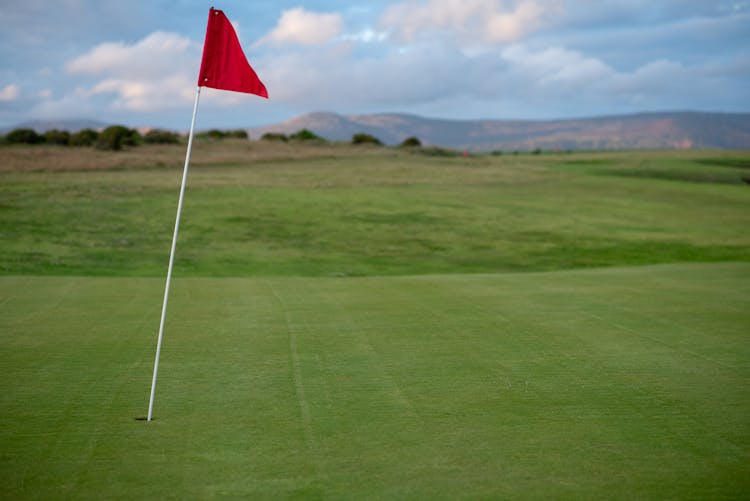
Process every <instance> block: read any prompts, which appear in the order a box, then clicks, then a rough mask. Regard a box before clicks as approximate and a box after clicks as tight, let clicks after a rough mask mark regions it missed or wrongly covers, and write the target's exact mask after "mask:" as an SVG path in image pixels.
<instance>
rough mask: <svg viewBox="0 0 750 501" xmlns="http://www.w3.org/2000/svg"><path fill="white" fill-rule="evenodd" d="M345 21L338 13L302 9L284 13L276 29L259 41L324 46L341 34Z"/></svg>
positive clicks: (276, 43) (260, 42)
mask: <svg viewBox="0 0 750 501" xmlns="http://www.w3.org/2000/svg"><path fill="white" fill-rule="evenodd" d="M342 29H343V19H342V17H341V15H340V14H338V13H331V14H328V13H317V12H310V11H307V10H305V9H303V8H302V7H297V8H295V9H289V10H285V11H284V12H282V14H281V17H280V18H279V22H278V24H277V25H276V27H275V28H274V29H273V30H271V32H270V33H268V34H267V35H266V36H264V37H263V38H262V39H261V40H259V41H258V43H257V44H256V45H258V44H272V45H284V44H300V45H319V44H323V43H325V42H327V41H329V40H331V39H333V38H335V37H336V36H338V35H339V34H341V31H342Z"/></svg>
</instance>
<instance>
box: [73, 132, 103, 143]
mask: <svg viewBox="0 0 750 501" xmlns="http://www.w3.org/2000/svg"><path fill="white" fill-rule="evenodd" d="M98 138H99V133H98V132H96V131H95V130H94V129H82V130H79V131H78V132H74V133H73V134H71V135H70V141H69V143H68V144H70V145H71V146H91V145H93V144H94V143H96V140H97V139H98Z"/></svg>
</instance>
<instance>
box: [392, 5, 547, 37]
mask: <svg viewBox="0 0 750 501" xmlns="http://www.w3.org/2000/svg"><path fill="white" fill-rule="evenodd" d="M560 9H561V2H560V1H559V0H520V1H516V2H508V1H504V0H427V1H426V2H423V1H418V0H408V1H406V2H402V3H399V4H396V5H392V6H390V7H388V8H387V9H386V10H385V12H384V13H383V16H382V17H381V26H383V28H384V29H387V30H389V31H390V32H391V33H392V35H393V36H394V38H395V39H396V40H398V41H401V42H407V43H409V42H413V41H415V40H417V39H419V38H421V37H424V36H431V35H432V34H434V33H435V32H443V33H446V34H449V35H453V36H457V37H458V42H460V43H462V44H467V43H468V44H478V43H491V44H494V43H507V42H513V41H517V40H519V39H521V38H523V37H524V36H525V35H527V34H529V33H531V32H533V31H536V30H537V29H539V28H540V27H542V26H543V25H544V23H545V21H546V20H547V19H548V18H549V17H551V16H552V15H554V14H556V13H558V12H560Z"/></svg>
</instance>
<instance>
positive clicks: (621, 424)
mask: <svg viewBox="0 0 750 501" xmlns="http://www.w3.org/2000/svg"><path fill="white" fill-rule="evenodd" d="M748 276H750V265H748V264H731V263H727V264H692V265H666V266H664V265H663V266H659V267H638V268H613V269H609V270H589V271H568V272H555V273H532V274H504V275H469V276H467V275H450V276H422V277H383V278H350V279H345V280H342V279H325V278H267V279H261V278H257V279H232V278H224V279H213V278H183V279H178V280H177V281H176V282H175V287H174V295H173V299H172V303H171V309H170V314H169V320H168V330H167V336H166V341H165V350H164V353H163V360H162V368H161V375H160V380H159V386H158V391H157V405H156V417H157V420H156V421H155V422H153V423H151V424H147V423H144V422H141V421H136V420H134V418H135V417H137V416H142V415H144V414H145V412H146V407H147V403H148V402H147V400H148V387H149V383H150V369H151V368H150V364H151V362H152V356H153V337H154V336H153V334H154V333H153V330H154V328H155V323H156V319H157V317H158V308H159V304H158V303H159V296H160V293H161V288H162V283H161V280H159V279H148V278H44V277H15V278H14V277H5V278H2V279H0V298H2V302H0V332H2V333H3V335H2V336H0V351H2V353H3V357H2V370H3V375H4V377H3V379H2V387H1V391H0V408H2V409H3V412H2V414H1V415H0V444H2V448H1V449H0V450H1V451H2V455H0V483H2V485H3V491H4V496H5V497H8V498H13V499H23V498H25V499H49V498H65V497H75V498H77V499H102V498H107V499H118V498H122V499H125V498H127V499H132V498H134V497H146V498H163V499H167V498H200V499H210V498H221V497H235V498H244V499H250V498H253V499H259V498H260V499H262V498H267V499H280V498H306V499H316V498H346V499H361V498H364V497H368V496H369V497H378V498H415V497H422V498H443V499H455V498H457V497H470V498H477V497H494V498H512V499H523V498H528V499H540V498H550V497H555V498H575V499H601V498H612V497H616V498H618V497H621V498H624V499H634V498H641V499H665V498H669V499H722V498H739V497H743V496H744V495H745V494H747V492H748V489H750V482H749V481H748V479H750V467H748V461H747V458H748V453H749V451H750V423H749V422H748V418H747V416H748V415H750V398H748V397H749V395H748V390H747V388H748V387H750V386H749V385H750V372H749V371H748V367H747V363H746V362H747V360H748V357H750V343H748V338H747V332H748V327H749V326H750V319H749V317H748V313H747V312H748V311H750V301H749V298H750V287H749V284H750V281H748V280H747V277H748Z"/></svg>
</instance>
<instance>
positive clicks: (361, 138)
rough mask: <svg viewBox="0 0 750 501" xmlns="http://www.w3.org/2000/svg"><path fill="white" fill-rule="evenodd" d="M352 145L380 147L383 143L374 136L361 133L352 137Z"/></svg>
mask: <svg viewBox="0 0 750 501" xmlns="http://www.w3.org/2000/svg"><path fill="white" fill-rule="evenodd" d="M352 144H374V145H378V146H380V145H382V144H383V143H382V142H380V139H378V138H377V137H375V136H373V135H370V134H365V133H364V132H360V133H359V134H354V135H353V136H352Z"/></svg>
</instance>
